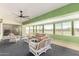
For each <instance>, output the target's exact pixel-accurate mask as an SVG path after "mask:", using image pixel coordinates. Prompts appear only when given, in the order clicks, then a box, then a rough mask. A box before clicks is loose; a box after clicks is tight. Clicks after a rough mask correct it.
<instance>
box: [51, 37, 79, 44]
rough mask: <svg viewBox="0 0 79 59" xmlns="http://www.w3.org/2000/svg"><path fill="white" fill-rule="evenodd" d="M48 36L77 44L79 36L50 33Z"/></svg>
mask: <svg viewBox="0 0 79 59" xmlns="http://www.w3.org/2000/svg"><path fill="white" fill-rule="evenodd" d="M50 37H51V38H53V39H55V40H60V41H64V42H67V43H75V44H79V37H74V36H64V35H50Z"/></svg>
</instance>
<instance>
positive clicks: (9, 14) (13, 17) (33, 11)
mask: <svg viewBox="0 0 79 59" xmlns="http://www.w3.org/2000/svg"><path fill="white" fill-rule="evenodd" d="M64 5H67V3H2V4H1V3H0V18H1V19H3V20H4V22H7V20H8V21H9V22H10V21H12V22H23V21H26V20H28V19H22V20H20V18H18V17H17V15H18V14H19V11H20V10H23V11H24V12H23V13H24V15H27V16H30V18H33V17H36V16H38V15H41V14H43V13H46V12H48V11H50V10H55V9H57V8H60V7H62V6H64Z"/></svg>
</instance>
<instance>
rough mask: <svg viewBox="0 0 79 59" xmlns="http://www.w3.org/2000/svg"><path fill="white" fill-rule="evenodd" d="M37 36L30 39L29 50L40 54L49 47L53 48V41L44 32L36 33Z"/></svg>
mask: <svg viewBox="0 0 79 59" xmlns="http://www.w3.org/2000/svg"><path fill="white" fill-rule="evenodd" d="M36 36H37V37H36V38H32V39H31V40H30V41H29V50H30V52H32V53H33V54H34V55H40V54H42V53H43V52H46V51H47V50H48V49H51V42H50V39H48V38H47V36H45V35H43V34H39V35H36Z"/></svg>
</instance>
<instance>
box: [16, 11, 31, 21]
mask: <svg viewBox="0 0 79 59" xmlns="http://www.w3.org/2000/svg"><path fill="white" fill-rule="evenodd" d="M19 13H20V14H19V15H17V16H18V17H19V18H27V19H28V20H29V19H30V18H29V16H25V15H23V11H22V10H20V11H19Z"/></svg>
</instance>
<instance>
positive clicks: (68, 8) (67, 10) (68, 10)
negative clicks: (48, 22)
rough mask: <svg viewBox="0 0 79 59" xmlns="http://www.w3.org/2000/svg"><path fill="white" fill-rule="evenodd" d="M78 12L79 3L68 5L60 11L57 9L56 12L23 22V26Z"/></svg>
mask: <svg viewBox="0 0 79 59" xmlns="http://www.w3.org/2000/svg"><path fill="white" fill-rule="evenodd" d="M76 11H79V3H72V4H68V5H66V6H64V7H61V8H59V9H56V10H54V11H50V12H47V13H45V14H43V15H40V16H36V17H35V18H32V19H31V20H28V21H25V22H23V24H29V23H32V22H36V21H41V20H45V19H47V18H51V17H56V16H61V15H64V14H68V13H72V12H76Z"/></svg>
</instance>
